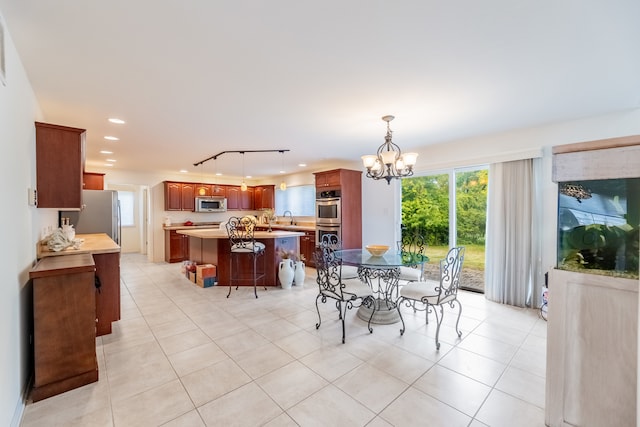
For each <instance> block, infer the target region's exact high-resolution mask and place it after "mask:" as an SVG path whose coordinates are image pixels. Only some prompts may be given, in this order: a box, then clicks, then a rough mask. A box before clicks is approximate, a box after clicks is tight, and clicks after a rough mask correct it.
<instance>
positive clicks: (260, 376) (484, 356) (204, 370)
mask: <svg viewBox="0 0 640 427" xmlns="http://www.w3.org/2000/svg"><path fill="white" fill-rule="evenodd" d="M121 265H122V268H121V271H122V274H121V275H122V320H120V321H119V322H116V323H114V325H113V326H114V329H113V333H112V334H110V335H107V336H103V337H100V338H98V339H97V354H98V362H99V369H100V380H99V381H98V382H97V383H94V384H90V385H87V386H84V387H81V388H79V389H75V390H72V391H69V392H67V393H64V394H61V395H58V396H54V397H51V398H49V399H45V400H43V401H40V402H37V403H31V402H29V403H28V404H27V407H26V409H25V413H24V416H23V421H22V426H24V427H27V426H54V425H55V426H57V425H60V426H118V427H120V426H189V427H191V426H236V425H237V426H258V425H267V426H295V425H300V426H338V425H339V426H365V425H366V426H376V427H377V426H417V425H428V426H447V427H452V426H472V427H479V426H496V427H498V426H509V427H514V426H544V386H545V360H546V359H545V352H546V350H545V347H546V322H545V321H543V320H541V319H539V318H538V313H537V311H536V310H528V309H519V308H515V307H510V306H505V305H500V304H496V303H492V302H488V301H486V300H485V299H484V296H482V295H479V294H474V293H468V292H461V295H460V297H459V298H460V300H461V301H462V302H463V317H462V319H461V329H462V331H463V335H462V339H458V338H457V336H456V334H455V331H454V322H455V316H454V315H451V314H453V313H446V314H445V319H444V322H445V324H443V330H442V331H441V334H440V335H441V342H442V345H441V348H440V351H436V349H435V343H434V339H433V337H434V333H435V322H432V323H431V324H429V325H426V324H425V322H424V313H420V312H419V313H417V315H415V314H414V313H413V312H412V311H406V313H405V320H406V324H407V331H406V332H405V334H404V336H402V337H401V336H400V334H399V325H397V324H395V325H374V331H373V334H369V332H368V331H367V329H366V325H365V323H364V322H362V321H361V320H359V319H358V318H357V316H356V313H355V310H351V311H350V312H349V313H348V314H347V321H348V324H347V340H346V344H342V343H341V330H340V323H339V321H338V320H337V316H336V311H335V306H334V305H332V304H330V303H327V304H324V305H321V312H322V313H323V323H322V326H321V327H320V329H319V330H316V328H315V324H316V321H317V314H316V310H315V305H314V301H315V296H316V292H317V287H316V286H315V282H314V280H315V270H313V269H307V278H306V281H305V284H304V287H298V286H294V287H293V288H292V289H290V290H282V289H275V288H269V290H267V291H264V290H259V299H257V300H256V299H255V298H254V297H253V290H252V289H250V288H241V289H240V290H238V291H235V290H234V291H233V292H232V294H231V297H230V298H229V299H227V298H225V297H226V294H227V289H228V288H226V287H220V288H218V287H212V288H207V289H201V288H199V287H197V286H195V285H193V284H191V283H190V282H189V281H187V280H186V279H185V278H183V277H182V276H181V275H180V273H179V268H180V267H179V265H177V264H171V265H169V264H165V263H158V264H155V263H151V262H148V261H147V260H146V258H144V257H143V256H141V255H138V254H128V255H123V257H122V262H121ZM447 314H448V315H447Z"/></svg>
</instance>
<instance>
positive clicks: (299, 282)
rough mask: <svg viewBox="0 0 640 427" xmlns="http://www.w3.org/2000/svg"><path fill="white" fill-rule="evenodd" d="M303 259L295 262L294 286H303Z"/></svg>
mask: <svg viewBox="0 0 640 427" xmlns="http://www.w3.org/2000/svg"><path fill="white" fill-rule="evenodd" d="M304 276H305V271H304V261H298V262H296V264H295V268H294V272H293V283H294V284H295V285H296V286H300V287H302V286H304Z"/></svg>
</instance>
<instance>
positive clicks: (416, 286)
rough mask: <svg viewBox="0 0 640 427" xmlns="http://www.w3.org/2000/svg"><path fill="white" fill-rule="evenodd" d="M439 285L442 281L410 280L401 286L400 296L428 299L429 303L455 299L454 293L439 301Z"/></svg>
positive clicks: (420, 299)
mask: <svg viewBox="0 0 640 427" xmlns="http://www.w3.org/2000/svg"><path fill="white" fill-rule="evenodd" d="M439 286H440V282H438V281H436V280H423V281H422V282H410V283H407V284H406V285H404V286H403V287H402V288H400V296H401V297H403V298H406V299H412V300H416V301H426V302H428V303H429V304H443V303H446V302H448V301H451V300H453V299H455V295H452V296H450V297H446V298H443V299H441V300H440V301H438V290H437V289H436V288H438V287H439ZM443 297H444V295H443Z"/></svg>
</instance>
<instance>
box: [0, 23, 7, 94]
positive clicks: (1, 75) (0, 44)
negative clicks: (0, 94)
mask: <svg viewBox="0 0 640 427" xmlns="http://www.w3.org/2000/svg"><path fill="white" fill-rule="evenodd" d="M0 82H2V84H3V85H6V84H7V65H6V55H5V48H4V22H2V19H0Z"/></svg>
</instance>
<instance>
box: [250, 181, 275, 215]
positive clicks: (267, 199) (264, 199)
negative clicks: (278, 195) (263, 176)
mask: <svg viewBox="0 0 640 427" xmlns="http://www.w3.org/2000/svg"><path fill="white" fill-rule="evenodd" d="M254 190H255V193H254V197H253V207H254V209H256V210H259V209H274V208H275V186H273V185H258V186H256V187H254Z"/></svg>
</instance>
